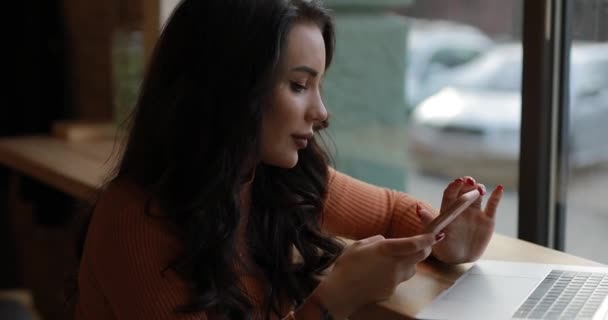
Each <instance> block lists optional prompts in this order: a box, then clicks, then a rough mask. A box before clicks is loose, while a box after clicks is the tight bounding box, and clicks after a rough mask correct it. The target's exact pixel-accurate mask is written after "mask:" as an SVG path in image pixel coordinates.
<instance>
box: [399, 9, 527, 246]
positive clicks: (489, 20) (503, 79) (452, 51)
mask: <svg viewBox="0 0 608 320" xmlns="http://www.w3.org/2000/svg"><path fill="white" fill-rule="evenodd" d="M399 14H400V15H402V16H403V17H404V19H406V21H407V23H408V25H409V33H408V43H407V44H408V47H407V48H408V49H407V59H406V101H407V107H408V119H407V151H408V156H407V159H408V165H407V167H408V169H409V171H408V176H407V190H408V192H410V193H411V194H413V195H414V196H417V197H420V198H422V199H424V200H426V201H428V202H430V203H432V204H438V203H440V201H441V195H442V192H443V189H444V188H445V186H446V185H447V184H448V183H449V182H451V181H452V180H453V179H455V178H457V177H461V176H465V175H470V176H472V177H474V178H475V179H476V180H477V181H479V182H481V183H484V184H485V185H486V187H487V188H488V190H492V189H493V188H494V187H496V186H497V185H498V184H502V185H503V186H504V187H505V190H506V192H505V198H504V200H503V203H502V204H501V206H500V208H499V212H498V215H497V224H496V229H497V232H499V233H502V234H506V235H509V236H517V212H518V210H517V207H518V206H517V201H518V196H517V176H518V162H519V139H520V134H519V132H520V121H521V88H520V87H521V74H522V47H521V30H522V1H500V0H496V1H465V0H462V1H449V2H448V1H442V0H437V1H432V0H425V1H416V2H414V3H413V4H412V5H411V6H409V7H406V8H403V9H402V10H399Z"/></svg>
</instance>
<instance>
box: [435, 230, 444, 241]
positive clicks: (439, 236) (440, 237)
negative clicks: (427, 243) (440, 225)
mask: <svg viewBox="0 0 608 320" xmlns="http://www.w3.org/2000/svg"><path fill="white" fill-rule="evenodd" d="M443 239H445V232H440V233H438V234H437V235H436V236H435V242H439V241H441V240H443Z"/></svg>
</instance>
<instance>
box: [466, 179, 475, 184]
mask: <svg viewBox="0 0 608 320" xmlns="http://www.w3.org/2000/svg"><path fill="white" fill-rule="evenodd" d="M467 183H468V184H469V185H470V186H474V185H475V181H473V179H471V178H467Z"/></svg>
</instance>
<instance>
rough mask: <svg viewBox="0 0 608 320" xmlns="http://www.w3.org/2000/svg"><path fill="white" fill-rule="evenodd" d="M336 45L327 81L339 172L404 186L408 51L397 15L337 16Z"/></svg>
mask: <svg viewBox="0 0 608 320" xmlns="http://www.w3.org/2000/svg"><path fill="white" fill-rule="evenodd" d="M335 18H336V29H337V30H336V37H337V48H336V53H335V55H334V60H333V64H332V66H331V68H330V70H329V72H328V75H327V78H326V80H325V83H324V88H325V90H324V92H325V104H326V106H327V108H328V110H329V112H330V114H331V127H330V128H331V130H330V134H331V136H332V138H333V139H334V141H335V143H336V146H337V153H336V154H335V158H336V166H337V168H338V169H339V170H342V171H344V172H345V173H347V174H349V175H352V176H354V177H356V178H359V179H363V180H365V181H368V182H372V183H374V184H378V185H382V186H386V187H390V188H393V189H399V190H404V188H405V176H406V154H405V145H406V144H405V138H406V137H405V135H406V130H405V129H406V128H405V125H406V105H405V101H404V87H405V49H406V36H407V30H406V25H405V22H404V20H403V19H401V18H399V17H397V16H387V15H379V14H378V15H374V14H362V13H361V14H353V13H350V14H346V13H343V14H337V15H336V16H335Z"/></svg>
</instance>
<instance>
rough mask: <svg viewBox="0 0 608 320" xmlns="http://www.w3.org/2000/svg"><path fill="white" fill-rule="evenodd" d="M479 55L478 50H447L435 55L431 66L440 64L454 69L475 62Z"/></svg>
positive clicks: (439, 51)
mask: <svg viewBox="0 0 608 320" xmlns="http://www.w3.org/2000/svg"><path fill="white" fill-rule="evenodd" d="M479 53H480V52H479V51H478V50H471V49H467V48H445V49H441V50H438V51H437V52H435V53H434V54H433V56H432V57H431V60H430V64H440V65H442V66H445V67H447V68H452V67H455V66H458V65H461V64H464V63H466V62H469V61H471V60H473V58H475V57H477V56H478V55H479Z"/></svg>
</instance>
